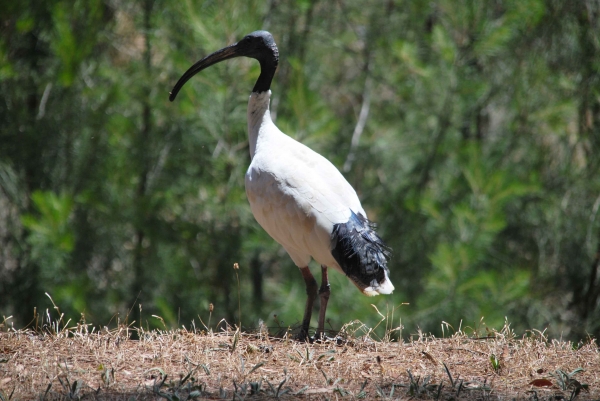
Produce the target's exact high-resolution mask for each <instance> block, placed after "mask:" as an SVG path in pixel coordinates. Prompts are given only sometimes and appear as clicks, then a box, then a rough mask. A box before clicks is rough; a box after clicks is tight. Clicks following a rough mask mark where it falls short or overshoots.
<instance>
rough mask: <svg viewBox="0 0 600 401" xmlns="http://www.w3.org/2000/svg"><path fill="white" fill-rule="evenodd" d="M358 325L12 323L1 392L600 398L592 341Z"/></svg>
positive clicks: (31, 395)
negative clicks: (285, 328)
mask: <svg viewBox="0 0 600 401" xmlns="http://www.w3.org/2000/svg"><path fill="white" fill-rule="evenodd" d="M352 327H355V328H356V326H353V325H349V327H347V328H346V330H345V332H343V335H345V338H346V340H345V341H339V340H338V341H326V342H323V343H320V344H305V343H300V342H297V341H292V340H287V339H285V338H283V339H281V338H273V337H270V336H268V335H266V334H252V335H250V334H239V333H237V332H235V331H232V330H230V331H223V332H221V333H218V334H213V333H209V334H207V333H192V332H189V331H186V330H176V331H152V332H147V331H137V332H136V334H139V335H140V339H139V340H132V339H131V334H132V330H131V329H128V328H126V327H124V328H120V329H117V330H113V331H110V332H109V331H108V330H103V331H101V332H93V333H90V332H89V331H88V330H87V328H86V327H85V326H80V327H79V328H73V329H69V330H67V329H63V330H62V331H60V332H59V333H52V334H41V333H39V332H34V331H29V330H21V331H14V330H13V331H4V332H1V333H0V400H8V399H13V400H21V399H46V400H51V399H80V398H81V399H102V400H105V399H121V400H130V399H135V400H151V399H161V398H162V399H172V400H176V399H177V400H185V399H229V400H232V399H233V400H235V399H250V400H253V399H275V398H280V399H283V400H286V399H296V398H302V399H308V400H317V399H330V400H333V399H375V398H378V399H434V400H435V399H440V400H450V399H468V400H476V399H477V400H509V399H527V400H542V399H544V400H550V399H553V400H556V399H567V400H568V399H577V400H589V399H596V400H598V399H600V353H599V350H598V346H597V344H596V343H595V342H594V341H590V342H588V343H587V344H583V345H581V346H579V347H574V346H573V344H572V343H569V342H562V341H557V340H548V339H546V338H545V337H544V336H543V335H542V334H541V333H539V332H532V333H529V336H526V337H523V338H515V336H514V335H513V334H512V333H511V332H510V330H504V331H503V332H495V333H493V335H492V336H491V337H487V338H484V339H481V338H479V339H478V338H472V337H469V336H467V335H465V334H464V333H459V334H455V335H454V336H452V337H451V338H444V339H437V338H431V337H427V336H420V338H416V339H414V340H413V341H410V342H400V343H399V342H390V341H374V340H372V339H371V337H370V336H369V335H368V334H365V332H364V331H363V332H360V330H354V332H352ZM358 332H360V334H361V335H358V334H357V333H358ZM579 368H581V369H582V370H579Z"/></svg>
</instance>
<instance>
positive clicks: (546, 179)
mask: <svg viewBox="0 0 600 401" xmlns="http://www.w3.org/2000/svg"><path fill="white" fill-rule="evenodd" d="M0 21H1V25H0V30H1V33H2V34H1V35H0V98H1V103H2V105H1V106H0V122H1V128H0V314H2V315H4V316H9V315H12V316H13V320H12V321H13V322H14V323H15V326H17V327H22V326H24V325H25V324H27V323H28V322H29V321H30V320H31V319H32V318H33V311H34V308H37V310H38V313H40V312H42V311H44V310H45V309H47V308H50V310H52V304H51V303H50V300H49V299H48V298H47V297H46V295H45V293H46V292H48V293H49V294H50V295H51V296H52V298H53V299H54V301H55V302H56V304H57V305H58V306H59V307H60V308H61V311H63V312H65V314H66V315H67V317H69V318H72V319H75V320H78V319H79V316H80V314H82V313H83V314H84V315H85V319H86V321H88V322H93V323H95V324H98V325H104V324H108V323H109V322H112V323H113V324H114V323H115V322H116V321H117V319H116V318H115V317H117V316H118V321H120V322H124V321H128V322H132V321H134V320H135V321H136V323H135V324H136V325H143V326H144V327H156V326H159V327H162V324H161V323H160V321H158V320H157V319H154V318H152V315H160V316H162V317H163V318H164V319H165V321H166V323H167V324H168V325H171V326H176V325H181V324H183V325H185V326H186V327H189V326H190V325H191V322H192V320H194V323H195V325H196V327H201V324H200V319H202V320H203V321H204V322H205V323H206V322H208V318H209V312H208V307H209V304H210V303H213V304H214V305H215V309H214V312H213V314H212V317H211V322H212V325H213V326H214V324H215V322H218V321H219V320H221V319H222V318H225V319H227V320H228V321H229V322H232V323H234V322H237V321H238V319H239V316H238V299H237V294H238V288H237V281H236V279H235V274H234V271H233V268H232V266H233V264H234V263H235V262H238V263H239V265H240V270H239V275H240V281H241V288H240V293H241V305H242V307H241V309H242V314H243V319H242V321H243V323H244V325H247V326H250V327H252V326H254V327H256V326H257V325H258V322H259V320H260V319H262V320H264V322H265V323H266V324H267V325H268V326H276V325H277V324H276V323H275V319H274V318H273V315H277V320H278V321H279V322H280V324H283V325H291V324H295V323H298V322H299V321H300V319H301V316H302V309H303V305H304V297H305V295H304V284H303V281H302V279H301V276H300V274H299V272H298V271H297V269H296V267H295V266H294V265H293V264H292V262H291V260H290V259H289V258H288V257H287V255H286V254H285V252H284V251H283V250H282V249H281V247H280V246H278V245H277V244H276V243H275V242H274V241H273V240H272V239H270V238H269V237H268V235H267V234H266V233H265V232H263V230H262V229H261V228H260V227H259V226H258V224H257V223H256V222H255V221H254V218H253V217H252V215H251V213H250V210H249V207H248V204H247V201H246V198H245V192H244V173H245V170H246V168H247V166H248V164H249V155H248V144H247V136H246V122H245V117H246V102H247V98H248V95H249V93H250V90H251V88H252V86H253V84H254V80H255V79H256V78H257V76H258V73H259V66H258V63H256V62H255V61H253V60H249V59H236V60H232V61H228V62H226V63H222V64H219V65H218V66H215V67H212V68H210V69H208V70H206V71H204V72H203V73H202V74H199V75H198V76H196V77H194V79H193V80H192V81H190V82H189V83H188V84H187V86H186V87H185V89H184V90H183V91H182V92H181V94H180V96H179V97H178V99H177V101H176V102H174V103H170V102H169V101H168V93H169V90H170V89H171V87H172V86H173V84H174V83H175V82H176V80H177V79H178V77H179V76H180V74H181V73H182V72H183V71H185V70H186V69H187V68H188V67H189V66H190V65H191V63H193V62H195V61H196V60H198V59H199V58H201V57H202V56H204V55H206V54H208V53H210V52H212V51H214V50H217V49H219V48H221V47H223V46H225V45H228V44H231V43H233V42H234V41H236V40H238V39H240V38H241V37H242V36H243V35H245V34H246V33H249V32H251V31H253V30H257V29H266V30H269V31H271V32H272V33H273V35H274V37H275V39H276V41H277V43H278V45H279V49H280V55H281V63H280V66H279V69H278V72H277V74H276V76H275V81H274V84H273V87H272V90H273V94H274V96H273V103H272V111H273V115H274V117H276V122H277V124H278V125H279V127H280V128H281V129H282V130H283V131H284V132H286V133H288V134H289V135H291V136H292V137H295V138H297V139H299V140H301V141H302V142H304V143H305V144H307V145H309V146H310V147H312V148H313V149H315V150H316V151H318V152H319V153H321V154H323V155H325V156H326V157H328V158H329V159H330V160H331V161H332V162H333V163H334V164H335V165H336V166H338V167H339V168H340V169H342V167H343V170H344V174H345V176H346V177H347V178H348V180H349V181H350V183H351V184H352V185H353V186H354V187H355V188H356V190H357V192H358V193H359V196H360V197H361V199H362V201H363V205H364V207H365V209H366V210H367V211H368V213H369V215H370V217H371V218H372V219H373V220H374V221H376V222H377V223H378V225H379V229H380V233H381V235H382V237H383V238H384V239H385V240H386V241H387V242H388V244H389V245H390V246H391V247H392V248H393V250H394V255H393V259H392V261H391V263H390V269H391V278H392V281H393V282H394V284H395V285H396V289H397V290H396V291H395V293H394V294H393V295H391V296H386V297H377V298H371V299H369V298H366V297H364V296H362V295H361V294H360V293H359V292H358V291H356V289H355V288H354V287H353V286H352V285H350V284H349V283H348V281H347V279H346V278H344V277H343V276H341V275H339V274H336V273H334V274H332V275H331V276H330V277H331V279H332V298H331V301H330V302H329V313H328V318H329V319H330V324H331V327H333V328H339V327H340V326H341V325H343V324H344V323H347V322H350V321H352V320H354V319H360V320H361V321H363V322H365V323H366V324H368V325H370V326H374V325H375V324H377V322H378V321H379V319H380V317H379V315H378V314H377V312H376V311H375V309H374V308H373V307H372V306H371V304H374V305H375V306H376V307H377V308H378V309H379V311H381V312H382V313H383V314H391V311H392V310H393V309H395V311H394V318H395V322H394V326H396V325H397V324H399V323H398V322H399V321H398V319H399V318H401V323H402V324H403V325H404V330H403V331H402V333H403V334H404V335H410V333H415V332H416V331H417V330H418V329H419V328H420V329H422V330H423V331H427V332H433V333H435V334H441V332H442V324H446V323H442V322H447V324H450V325H452V326H453V327H454V328H456V329H458V327H463V328H464V327H466V326H471V327H478V325H479V324H480V323H479V322H480V321H481V319H482V318H483V321H484V322H485V323H486V324H487V325H488V326H491V327H499V326H501V325H502V324H503V323H504V321H505V319H507V320H508V321H509V322H511V323H512V327H513V328H515V329H517V330H519V331H524V330H526V329H529V328H537V329H544V328H547V330H548V331H547V333H549V334H550V335H555V336H563V337H565V338H574V339H576V338H582V337H584V336H586V335H588V334H592V335H594V336H598V335H600V320H599V319H598V316H600V277H599V276H600V275H599V274H598V270H599V269H600V267H599V259H600V218H599V217H598V211H599V208H600V174H599V172H600V156H599V154H600V5H599V3H598V2H596V1H592V0H583V1H562V0H526V1H524V0H518V1H517V0H508V1H506V0H503V1H500V0H492V1H485V2H481V1H474V0H455V1H450V0H434V1H428V2H423V1H415V0H410V1H409V0H390V1H385V2H381V1H371V0H367V1H358V0H342V1H335V2H328V1H316V0H295V1H293V0H291V1H282V0H269V1H246V2H240V1H232V0H224V1H194V0H185V1H161V2H158V1H154V0H139V1H129V0H104V1H101V0H48V1H43V2H33V1H21V2H5V4H3V6H2V7H0ZM361 111H362V116H363V118H366V120H363V123H364V126H363V127H361V125H360V124H359V119H360V118H359V117H360V116H361ZM362 128H364V129H362ZM404 302H408V303H409V305H403V306H401V307H399V305H400V304H402V303H404ZM128 314H129V315H128Z"/></svg>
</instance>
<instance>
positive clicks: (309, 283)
mask: <svg viewBox="0 0 600 401" xmlns="http://www.w3.org/2000/svg"><path fill="white" fill-rule="evenodd" d="M300 273H302V277H303V278H304V283H305V284H306V296H307V297H306V309H304V319H302V330H301V331H300V334H299V335H298V340H301V341H306V339H307V338H308V326H309V325H310V317H311V315H312V309H313V305H314V303H315V298H316V297H317V280H315V278H314V277H313V275H312V273H311V272H310V269H309V268H308V266H305V267H301V268H300Z"/></svg>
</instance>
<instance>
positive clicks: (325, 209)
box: [169, 31, 394, 340]
mask: <svg viewBox="0 0 600 401" xmlns="http://www.w3.org/2000/svg"><path fill="white" fill-rule="evenodd" d="M241 56H244V57H250V58H254V59H256V60H258V62H259V63H260V68H261V71H260V76H259V77H258V80H257V81H256V84H255V85H254V89H252V93H251V94H250V99H249V100H248V139H249V142H250V158H251V160H252V161H251V163H250V167H248V171H247V173H246V194H247V196H248V201H249V202H250V207H251V209H252V213H253V214H254V217H255V218H256V220H257V221H258V223H259V224H260V225H261V226H262V227H263V228H264V229H265V231H267V233H269V235H270V236H271V237H273V239H274V240H275V241H277V242H278V243H279V244H281V245H282V246H283V247H284V248H285V250H286V251H287V253H288V254H289V255H290V257H291V258H292V260H293V261H294V263H295V264H296V265H297V266H298V267H299V268H300V272H301V273H302V277H303V278H304V282H305V284H306V293H307V295H308V297H307V300H306V309H305V310H304V318H303V320H302V328H301V331H300V334H299V338H300V339H302V340H305V339H306V338H307V337H308V328H309V324H310V318H311V313H312V309H313V303H314V301H315V299H316V297H317V292H318V294H319V295H320V301H321V305H320V310H319V321H318V327H317V333H316V336H317V337H319V336H321V335H323V334H324V326H325V311H326V309H327V302H328V300H329V295H330V289H329V280H328V277H327V268H328V267H332V268H334V269H336V270H338V271H339V272H341V273H344V274H345V275H346V276H347V277H348V278H349V279H350V281H351V282H352V283H353V284H354V285H355V286H356V287H358V289H359V290H361V291H362V292H363V294H365V295H368V296H373V295H378V294H390V293H391V292H392V291H393V290H394V286H393V284H392V283H391V282H390V280H389V278H388V274H389V270H388V268H387V257H388V251H387V247H386V246H385V245H384V243H383V241H382V240H381V238H380V237H379V236H378V235H377V233H376V232H375V230H374V227H373V225H372V224H371V223H370V222H369V220H368V219H367V214H366V213H365V211H364V209H363V208H362V206H361V204H360V201H359V200H358V196H357V195H356V192H355V191H354V189H353V188H352V186H350V184H348V182H347V181H346V180H345V179H344V177H343V176H342V174H341V173H340V172H339V171H338V169H336V168H335V167H334V166H333V164H331V163H330V162H329V161H328V160H327V159H325V158H324V157H323V156H321V155H320V154H318V153H316V152H314V151H312V150H311V149H309V148H308V147H306V146H305V145H303V144H301V143H300V142H297V141H296V140H294V139H292V138H290V137H289V136H287V135H285V134H284V133H283V132H281V131H280V130H279V128H277V126H275V124H274V123H273V121H272V120H271V114H270V111H269V103H270V99H271V90H270V87H271V81H272V80H273V76H274V75H275V70H276V69H277V63H278V62H279V52H278V50H277V46H276V45H275V41H274V39H273V36H272V35H271V34H270V33H269V32H266V31H256V32H252V33H250V34H249V35H246V36H245V37H244V38H243V39H242V40H240V41H239V42H237V43H234V44H233V45H231V46H228V47H225V48H223V49H221V50H218V51H216V52H214V53H212V54H210V55H208V56H206V57H204V58H203V59H202V60H200V61H198V62H197V63H196V64H194V65H193V66H191V67H190V68H189V69H188V70H187V71H186V72H185V73H184V74H183V76H182V77H181V78H180V79H179V81H178V82H177V84H176V85H175V86H174V87H173V90H172V91H171V93H170V96H169V100H171V101H173V100H174V99H175V97H176V96H177V93H178V92H179V90H180V89H181V88H182V87H183V85H184V84H185V83H186V82H187V81H188V80H189V79H190V78H191V77H192V76H194V75H195V74H196V73H198V72H200V71H202V70H204V69H205V68H208V67H210V66H211V65H213V64H216V63H218V62H221V61H224V60H228V59H231V58H234V57H241ZM311 258H312V259H314V260H316V261H317V262H318V263H320V264H321V272H322V280H321V287H320V288H319V289H317V282H316V280H315V278H314V277H313V275H312V274H311V272H310V270H309V267H308V264H309V262H310V260H311Z"/></svg>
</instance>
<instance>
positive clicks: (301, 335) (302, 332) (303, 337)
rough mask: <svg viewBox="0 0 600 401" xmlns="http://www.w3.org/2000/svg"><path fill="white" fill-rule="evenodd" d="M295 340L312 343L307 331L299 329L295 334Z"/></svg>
mask: <svg viewBox="0 0 600 401" xmlns="http://www.w3.org/2000/svg"><path fill="white" fill-rule="evenodd" d="M296 341H299V342H302V343H308V342H310V343H312V342H313V339H312V338H311V337H310V336H309V335H308V331H305V330H300V332H299V333H298V335H297V336H296Z"/></svg>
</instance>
